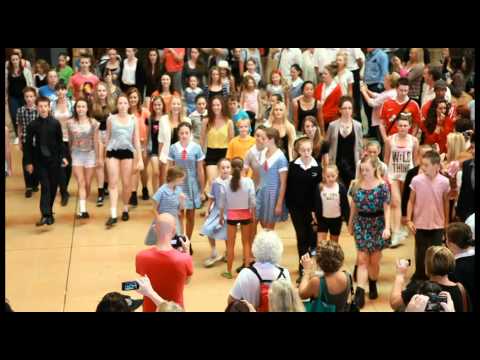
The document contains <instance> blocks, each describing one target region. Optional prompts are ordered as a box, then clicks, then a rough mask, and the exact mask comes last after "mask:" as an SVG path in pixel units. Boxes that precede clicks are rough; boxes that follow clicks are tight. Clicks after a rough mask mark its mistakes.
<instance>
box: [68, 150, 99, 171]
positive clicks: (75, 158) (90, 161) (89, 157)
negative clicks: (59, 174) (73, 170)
mask: <svg viewBox="0 0 480 360" xmlns="http://www.w3.org/2000/svg"><path fill="white" fill-rule="evenodd" d="M96 164H97V159H96V158H95V151H94V150H92V151H79V150H74V151H72V166H83V167H84V168H94V167H96Z"/></svg>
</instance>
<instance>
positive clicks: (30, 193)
mask: <svg viewBox="0 0 480 360" xmlns="http://www.w3.org/2000/svg"><path fill="white" fill-rule="evenodd" d="M25 197H26V198H31V197H32V189H27V191H25Z"/></svg>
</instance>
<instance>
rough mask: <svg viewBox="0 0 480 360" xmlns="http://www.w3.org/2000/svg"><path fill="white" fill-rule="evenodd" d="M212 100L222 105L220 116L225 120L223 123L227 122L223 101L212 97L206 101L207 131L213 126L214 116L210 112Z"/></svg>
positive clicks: (211, 111)
mask: <svg viewBox="0 0 480 360" xmlns="http://www.w3.org/2000/svg"><path fill="white" fill-rule="evenodd" d="M214 100H218V101H220V104H221V105H222V116H223V118H224V119H225V121H228V112H227V108H226V106H225V102H224V101H223V98H222V97H220V96H214V97H213V98H211V99H210V100H209V101H208V104H207V114H208V123H207V129H210V128H211V127H212V126H214V125H215V114H214V112H213V110H212V104H213V101H214Z"/></svg>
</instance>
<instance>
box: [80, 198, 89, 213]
mask: <svg viewBox="0 0 480 360" xmlns="http://www.w3.org/2000/svg"><path fill="white" fill-rule="evenodd" d="M78 204H79V205H80V213H81V214H83V213H85V212H87V200H79V201H78Z"/></svg>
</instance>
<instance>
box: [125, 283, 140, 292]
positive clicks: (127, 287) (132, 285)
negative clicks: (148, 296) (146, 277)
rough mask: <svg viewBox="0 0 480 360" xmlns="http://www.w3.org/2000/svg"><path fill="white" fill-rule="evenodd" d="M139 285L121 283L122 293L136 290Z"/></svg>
mask: <svg viewBox="0 0 480 360" xmlns="http://www.w3.org/2000/svg"><path fill="white" fill-rule="evenodd" d="M139 288H140V285H139V284H138V282H136V281H125V282H122V291H130V290H138V289H139Z"/></svg>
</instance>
